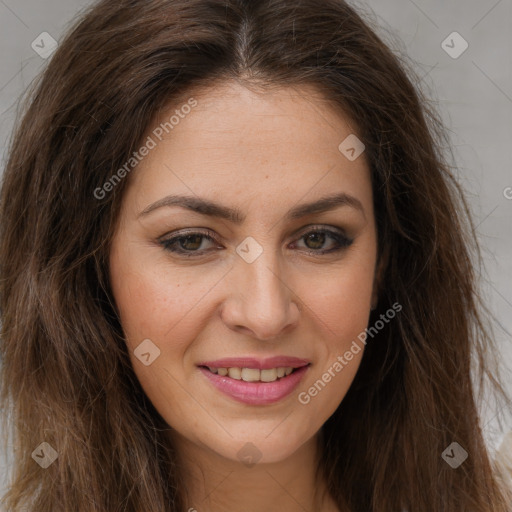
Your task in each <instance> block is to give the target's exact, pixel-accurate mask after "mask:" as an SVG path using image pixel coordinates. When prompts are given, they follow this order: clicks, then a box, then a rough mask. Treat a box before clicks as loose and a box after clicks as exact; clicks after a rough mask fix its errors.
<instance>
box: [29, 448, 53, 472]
mask: <svg viewBox="0 0 512 512" xmlns="http://www.w3.org/2000/svg"><path fill="white" fill-rule="evenodd" d="M58 456H59V454H58V453H57V452H56V451H55V450H54V448H53V447H52V446H51V445H50V444H48V443H41V444H40V445H39V446H38V447H37V448H36V449H35V450H34V451H33V452H32V458H33V459H34V460H35V461H36V462H37V463H38V464H39V465H40V466H41V467H42V468H43V469H47V468H48V467H50V466H51V465H52V464H53V463H54V462H55V460H56V459H57V457H58Z"/></svg>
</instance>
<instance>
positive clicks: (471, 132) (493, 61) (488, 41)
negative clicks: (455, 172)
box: [0, 0, 512, 483]
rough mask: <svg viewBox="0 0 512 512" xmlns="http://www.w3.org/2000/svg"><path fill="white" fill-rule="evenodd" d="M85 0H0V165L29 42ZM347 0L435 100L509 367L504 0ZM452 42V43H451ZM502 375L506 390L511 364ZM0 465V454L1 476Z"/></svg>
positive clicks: (495, 428) (510, 216) (30, 72)
mask: <svg viewBox="0 0 512 512" xmlns="http://www.w3.org/2000/svg"><path fill="white" fill-rule="evenodd" d="M320 1H321V0H320ZM90 3H91V2H89V1H85V0H82V1H79V0H45V1H43V2H42V1H40V0H0V48H1V66H0V157H1V158H2V163H1V164H0V169H3V166H4V164H5V151H6V147H7V143H8V139H9V137H10V132H11V129H12V125H13V122H14V119H15V116H16V109H17V100H18V98H19V96H20V94H21V93H22V92H23V91H24V90H25V88H26V87H27V86H28V85H29V84H30V82H31V81H32V79H33V78H34V77H35V76H36V75H37V74H38V73H39V72H41V71H42V70H43V69H44V67H45V64H46V61H45V60H44V59H42V58H41V57H40V56H39V55H37V54H36V53H35V52H34V51H33V50H32V48H31V43H32V41H34V40H35V39H36V38H37V37H38V36H39V34H41V33H42V32H48V33H49V34H51V35H52V36H53V37H54V38H55V39H56V40H57V41H58V40H59V39H60V37H61V36H62V34H63V33H64V31H65V30H66V28H67V26H68V25H69V22H70V20H71V19H72V18H73V17H74V16H75V15H76V14H77V13H78V12H79V11H80V10H82V9H83V8H84V7H87V6H88V5H90ZM352 3H354V4H356V5H357V6H359V7H360V8H362V9H363V10H364V11H368V12H370V13H371V11H373V12H374V14H371V16H372V17H374V19H375V21H376V22H377V23H378V24H379V25H380V26H381V27H382V28H383V31H381V32H380V34H381V36H382V37H384V39H385V40H386V41H387V42H390V39H389V37H390V36H389V33H388V32H390V33H391V34H392V38H393V40H392V41H391V42H392V44H393V45H394V47H395V48H397V45H398V50H400V51H401V52H407V55H408V56H409V59H410V60H411V62H412V63H413V65H414V68H415V70H416V72H417V74H418V75H419V78H420V83H421V85H422V87H423V88H427V92H429V95H430V97H431V98H432V99H433V100H434V101H435V102H436V103H437V105H438V109H439V110H440V112H441V114H442V118H443V120H444V122H445V124H446V125H447V126H448V128H449V130H450V133H451V140H452V144H453V147H454V149H455V155H456V159H457V165H458V168H459V176H460V180H461V182H462V183H463V185H464V187H465V189H466V191H467V194H468V198H469V200H470V203H471V206H472V210H473V213H474V218H475V224H476V225H477V226H478V233H479V239H480V242H481V246H482V250H483V254H484V257H485V265H486V269H485V270H486V271H485V273H484V275H483V278H484V282H483V284H482V286H483V289H484V292H485V296H486V300H487V303H488V305H489V307H490V309H491V311H492V312H493V313H494V314H495V316H496V319H497V321H496V322H495V325H497V329H496V337H497V339H498V342H499V346H500V353H499V354H497V356H498V357H499V358H500V359H501V360H502V362H503V364H504V365H507V366H508V368H511V367H512V342H511V338H510V335H509V334H506V333H505V332H503V331H502V330H501V329H500V328H499V325H501V326H503V327H504V328H505V329H506V330H507V331H508V332H509V333H510V332H512V287H511V283H512V257H511V256H512V234H511V233H512V231H511V225H512V188H511V189H508V187H512V156H511V155H512V153H511V147H512V57H511V56H512V29H511V27H512V0H471V1H468V0H451V1H450V2H446V1H442V0H414V1H413V0H366V1H365V0H360V1H358V2H357V3H356V1H355V0H354V1H353V2H352ZM370 10H371V11H370ZM385 31H388V32H385ZM454 31H457V32H459V33H460V34H461V35H462V37H463V38H464V39H465V40H466V41H467V42H468V43H469V47H468V49H467V51H465V52H464V53H463V54H462V55H461V56H460V57H458V58H456V59H454V58H452V57H450V56H449V55H448V54H447V53H446V52H445V51H444V50H443V48H442V46H441V43H442V42H443V41H444V40H445V39H446V38H447V36H448V35H449V34H451V33H452V32H454ZM448 41H449V40H448ZM449 44H451V42H450V43H449ZM454 44H455V45H456V48H457V47H458V43H454ZM506 190H509V194H508V197H510V199H507V197H506V192H505V191H506ZM504 376H505V377H506V382H507V386H508V390H509V393H510V394H511V396H512V378H511V374H510V373H509V372H507V373H506V374H505V375H504ZM500 411H503V409H502V408H496V407H495V406H493V405H489V406H486V407H483V410H482V414H483V416H484V433H485V436H486V439H487V440H488V444H489V446H490V448H491V450H494V449H495V448H496V447H497V446H498V444H499V443H500V442H501V439H502V437H503V433H504V432H506V431H507V430H512V420H511V418H510V416H506V417H505V416H504V418H503V421H502V422H499V421H498V419H499V417H500V414H499V413H500ZM497 414H498V416H497ZM36 444H38V443H36ZM7 465H8V464H7V462H6V461H5V459H4V460H3V461H2V459H1V458H0V477H1V475H2V474H5V468H6V467H7ZM0 483H1V482H0Z"/></svg>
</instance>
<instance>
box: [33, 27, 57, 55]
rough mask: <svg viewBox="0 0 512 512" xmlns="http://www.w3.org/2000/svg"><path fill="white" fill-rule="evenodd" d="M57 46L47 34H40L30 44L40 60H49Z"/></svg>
mask: <svg viewBox="0 0 512 512" xmlns="http://www.w3.org/2000/svg"><path fill="white" fill-rule="evenodd" d="M57 46H58V43H57V41H55V39H54V38H53V37H52V36H51V35H50V34H48V32H41V34H39V35H38V36H37V37H36V38H35V39H34V40H33V41H32V44H31V47H32V50H34V51H35V52H36V53H37V54H38V55H39V56H40V57H41V58H42V59H49V58H50V57H51V56H52V54H53V52H54V51H55V50H56V49H57Z"/></svg>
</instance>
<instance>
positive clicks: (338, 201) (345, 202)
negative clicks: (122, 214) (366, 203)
mask: <svg viewBox="0 0 512 512" xmlns="http://www.w3.org/2000/svg"><path fill="white" fill-rule="evenodd" d="M165 206H179V207H181V208H186V209H187V210H191V211H194V212H196V213H199V214H201V215H207V216H210V217H217V218H221V219H225V220H228V221H230V222H232V223H233V224H242V223H243V222H244V221H245V218H246V216H245V215H244V214H243V213H242V212H241V211H240V210H239V209H237V208H230V207H228V206H224V205H222V204H219V203H215V202H213V201H209V200H207V199H202V198H200V197H194V196H184V195H169V196H166V197H163V198H162V199H159V200H158V201H156V202H154V203H152V204H150V205H149V206H147V207H146V208H145V209H144V210H142V212H140V213H139V215H138V217H139V218H140V217H143V216H146V215H148V214H149V213H151V212H153V211H155V210H157V209H158V208H162V207H165ZM341 206H349V207H351V208H354V209H356V210H359V211H360V212H361V213H362V214H363V216H364V217H365V218H366V215H365V211H364V208H363V205H362V204H361V202H360V201H359V199H357V198H355V197H354V196H351V195H349V194H346V193H343V192H342V193H339V194H331V195H327V196H324V197H321V198H320V199H318V200H316V201H314V202H311V203H305V204H300V205H299V206H295V207H294V208H292V209H291V210H290V211H289V212H288V213H287V214H286V215H285V217H284V220H295V219H300V218H303V217H306V216H308V215H313V214H315V213H324V212H327V211H330V210H334V209H335V208H338V207H341Z"/></svg>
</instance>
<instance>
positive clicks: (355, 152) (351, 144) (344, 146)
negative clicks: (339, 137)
mask: <svg viewBox="0 0 512 512" xmlns="http://www.w3.org/2000/svg"><path fill="white" fill-rule="evenodd" d="M338 149H339V151H340V153H341V154H342V155H343V156H344V157H346V158H347V159H348V160H350V161H351V162H353V161H354V160H357V159H358V158H359V157H360V156H361V155H362V154H363V153H364V150H365V149H366V146H365V145H364V144H363V143H362V141H361V140H360V139H359V138H358V137H357V135H355V134H353V133H352V134H350V135H349V136H348V137H347V138H346V139H344V140H343V142H342V143H341V144H340V145H339V146H338Z"/></svg>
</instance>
